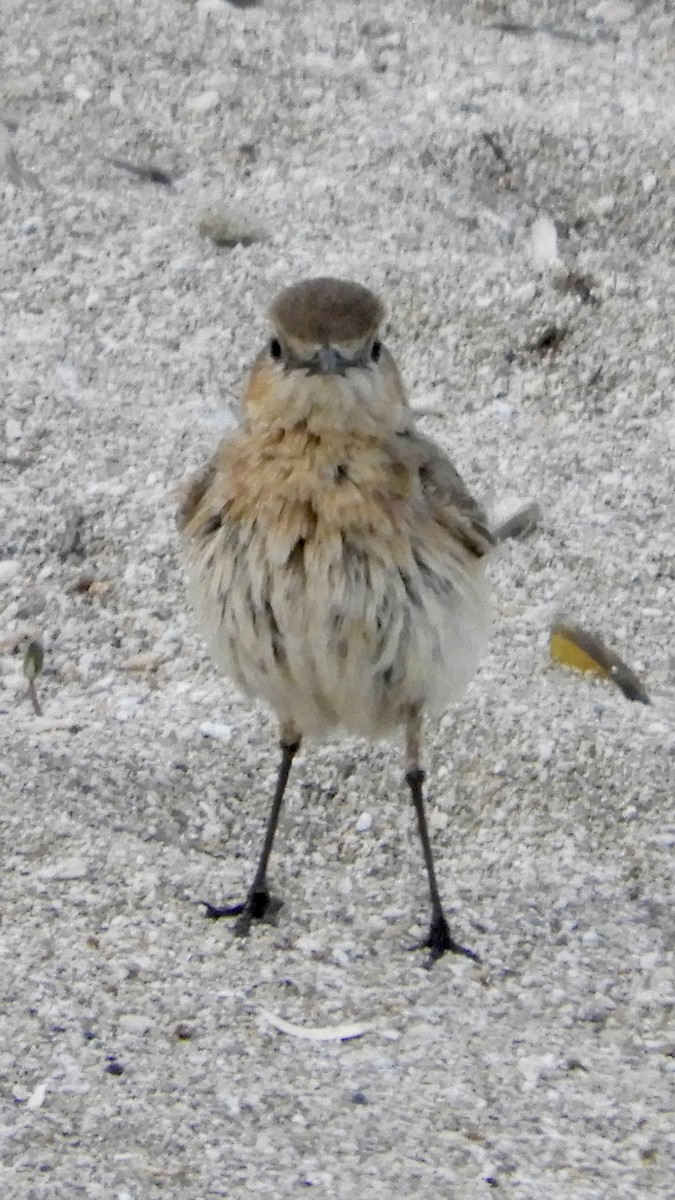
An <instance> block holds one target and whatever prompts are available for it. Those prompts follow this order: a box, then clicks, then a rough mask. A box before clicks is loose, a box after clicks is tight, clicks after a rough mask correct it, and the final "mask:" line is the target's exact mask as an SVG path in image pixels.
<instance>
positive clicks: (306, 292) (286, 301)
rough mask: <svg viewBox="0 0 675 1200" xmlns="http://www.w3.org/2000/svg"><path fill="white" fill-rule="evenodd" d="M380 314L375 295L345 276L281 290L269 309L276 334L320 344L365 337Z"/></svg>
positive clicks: (379, 318)
mask: <svg viewBox="0 0 675 1200" xmlns="http://www.w3.org/2000/svg"><path fill="white" fill-rule="evenodd" d="M383 315H384V309H383V307H382V305H381V304H380V301H379V300H378V298H377V296H374V295H373V293H372V292H369V291H368V289H367V288H364V287H361V284H360V283H349V282H348V281H347V280H346V279H329V278H321V279H305V280H303V281H302V282H301V283H295V284H293V286H292V287H289V288H286V289H285V291H283V292H281V293H280V294H279V295H278V296H277V298H276V300H274V302H273V304H272V307H271V308H270V317H271V319H272V321H273V323H274V325H275V326H276V328H277V329H278V330H279V332H280V333H285V334H287V336H288V337H291V338H297V339H298V340H299V341H301V342H315V343H318V344H320V345H330V344H335V343H339V342H351V341H354V340H357V339H359V338H365V337H367V336H368V334H371V333H374V332H375V330H376V329H377V327H378V325H379V323H380V321H381V320H382V317H383Z"/></svg>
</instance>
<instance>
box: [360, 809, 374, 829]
mask: <svg viewBox="0 0 675 1200" xmlns="http://www.w3.org/2000/svg"><path fill="white" fill-rule="evenodd" d="M372 824H373V818H372V816H371V815H370V813H369V812H364V813H361V816H360V817H359V819H358V821H357V822H356V832H357V833H367V832H368V830H369V829H370V828H371V827H372Z"/></svg>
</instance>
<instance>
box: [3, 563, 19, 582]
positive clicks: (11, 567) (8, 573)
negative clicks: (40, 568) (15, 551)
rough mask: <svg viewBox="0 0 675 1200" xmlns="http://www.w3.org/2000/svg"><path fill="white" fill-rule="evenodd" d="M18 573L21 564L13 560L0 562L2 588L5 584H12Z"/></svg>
mask: <svg viewBox="0 0 675 1200" xmlns="http://www.w3.org/2000/svg"><path fill="white" fill-rule="evenodd" d="M18 573H19V564H18V563H17V562H15V560H14V559H13V558H3V559H2V560H1V561H0V587H2V586H3V584H6V583H11V581H12V580H13V579H14V577H15V575H18Z"/></svg>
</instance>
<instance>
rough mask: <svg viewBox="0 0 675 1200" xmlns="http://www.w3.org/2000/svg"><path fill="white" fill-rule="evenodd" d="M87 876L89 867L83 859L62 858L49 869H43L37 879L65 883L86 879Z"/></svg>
mask: <svg viewBox="0 0 675 1200" xmlns="http://www.w3.org/2000/svg"><path fill="white" fill-rule="evenodd" d="M88 874H89V865H88V864H87V863H86V862H85V860H84V859H83V858H63V859H61V862H58V863H54V865H53V866H51V867H44V868H43V870H42V871H40V872H39V877H40V879H53V880H55V881H58V882H61V883H65V882H67V881H68V880H71V879H86V878H87V876H88Z"/></svg>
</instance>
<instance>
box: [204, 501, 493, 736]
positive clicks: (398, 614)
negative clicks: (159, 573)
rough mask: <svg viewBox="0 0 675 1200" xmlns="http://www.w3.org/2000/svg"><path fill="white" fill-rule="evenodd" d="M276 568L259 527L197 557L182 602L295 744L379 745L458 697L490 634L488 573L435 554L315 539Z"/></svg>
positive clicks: (229, 536) (222, 533) (232, 672)
mask: <svg viewBox="0 0 675 1200" xmlns="http://www.w3.org/2000/svg"><path fill="white" fill-rule="evenodd" d="M301 542H302V544H300V543H298V545H296V547H295V548H294V549H293V550H292V551H291V552H290V553H288V555H287V557H286V559H285V561H283V556H282V560H279V555H278V547H276V546H275V545H274V544H273V543H270V541H269V535H268V533H267V532H266V531H265V530H264V529H261V528H259V527H256V525H255V524H252V525H251V526H249V527H248V528H242V529H239V530H236V529H227V528H221V529H219V530H217V531H216V532H215V533H214V534H212V535H211V536H210V537H209V538H208V539H205V540H204V541H203V542H202V543H201V545H199V546H198V547H194V548H193V553H192V561H191V569H190V593H191V599H192V602H193V605H194V607H195V609H196V612H197V616H198V620H199V623H200V625H201V628H202V631H203V633H204V635H205V637H206V639H207V642H208V644H209V647H210V650H211V653H212V655H213V657H214V659H215V661H216V662H217V664H218V665H219V666H220V668H221V669H222V670H223V671H224V673H225V674H226V675H228V676H229V677H230V678H231V679H232V680H233V681H234V682H235V684H237V686H238V687H239V688H240V689H241V690H242V691H243V692H244V693H245V694H247V695H248V696H251V697H253V698H255V699H258V700H262V701H263V702H265V703H266V704H268V705H269V706H270V707H271V708H272V709H273V710H274V711H275V712H276V714H277V715H278V717H279V719H280V720H281V721H284V722H288V723H291V724H292V725H294V726H295V728H296V729H297V730H298V732H299V733H300V734H302V735H303V736H310V737H312V736H313V737H320V736H322V735H324V734H326V733H327V732H328V731H329V730H331V729H333V728H337V727H341V728H343V729H344V730H346V731H348V732H351V733H355V734H360V735H364V736H367V737H378V736H383V735H386V734H387V733H388V732H389V731H390V730H391V729H392V728H394V727H395V726H397V725H399V724H401V723H402V722H403V721H405V719H406V717H407V716H408V714H409V713H410V711H411V709H413V708H421V709H423V710H424V711H426V712H429V713H431V714H432V715H433V714H438V713H440V712H441V711H442V710H443V709H444V708H445V707H446V706H447V704H449V703H450V702H452V701H454V700H458V699H459V698H460V697H461V696H462V694H463V692H464V690H465V688H466V686H467V684H468V683H469V680H470V679H471V677H472V675H473V673H474V671H475V669H476V666H477V664H478V661H479V659H480V657H481V656H482V654H483V652H484V650H485V647H486V644H487V639H488V633H489V623H490V619H489V603H488V596H487V587H486V583H485V579H484V568H483V564H482V562H480V561H478V560H469V559H468V557H467V559H466V561H462V560H461V559H458V556H457V553H456V547H455V548H453V552H450V550H448V552H447V553H443V549H442V547H441V548H440V550H439V549H438V548H437V549H436V553H435V555H434V556H433V557H432V558H431V559H430V558H429V556H428V554H425V555H421V554H416V553H415V551H414V547H413V546H412V544H406V545H405V548H404V551H402V550H401V548H400V547H399V551H398V553H397V554H393V553H392V550H391V547H387V546H381V547H378V544H377V538H376V537H370V538H369V539H366V538H359V537H356V538H352V539H350V538H347V537H345V536H325V537H321V536H316V537H314V538H313V539H307V540H305V539H301Z"/></svg>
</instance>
